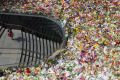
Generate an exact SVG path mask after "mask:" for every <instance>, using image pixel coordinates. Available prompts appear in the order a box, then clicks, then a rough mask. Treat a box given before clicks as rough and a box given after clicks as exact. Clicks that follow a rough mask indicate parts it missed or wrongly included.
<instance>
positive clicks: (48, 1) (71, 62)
mask: <svg viewBox="0 0 120 80" xmlns="http://www.w3.org/2000/svg"><path fill="white" fill-rule="evenodd" d="M25 1H26V2H24V4H23V3H22V2H21V3H16V4H15V5H14V6H12V7H11V8H12V9H13V10H14V9H16V10H19V9H21V10H22V12H26V11H28V10H32V12H37V11H38V12H39V11H45V13H46V14H52V15H54V17H55V18H58V19H60V20H62V22H63V23H64V22H66V21H67V23H68V24H69V25H70V28H71V35H70V37H69V39H68V42H67V47H66V51H63V52H61V53H60V54H62V55H61V56H60V57H59V58H57V59H55V60H49V61H48V62H47V63H44V64H40V65H39V66H37V67H29V68H19V69H18V70H17V71H15V72H13V73H10V74H9V75H7V76H3V77H1V78H0V80H4V79H6V80H120V0H25ZM66 31H67V30H66Z"/></svg>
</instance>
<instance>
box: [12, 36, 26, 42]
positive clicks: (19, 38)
mask: <svg viewBox="0 0 120 80" xmlns="http://www.w3.org/2000/svg"><path fill="white" fill-rule="evenodd" d="M13 40H15V41H17V42H21V41H25V38H22V37H17V38H14V39H13Z"/></svg>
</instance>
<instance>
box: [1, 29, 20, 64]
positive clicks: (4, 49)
mask: <svg viewBox="0 0 120 80" xmlns="http://www.w3.org/2000/svg"><path fill="white" fill-rule="evenodd" d="M13 33H14V40H12V39H11V38H10V37H8V36H7V30H5V32H4V34H3V35H2V37H1V38H0V66H1V65H6V64H7V65H8V64H15V63H18V62H19V59H20V54H21V48H22V38H21V31H19V30H13ZM8 66H9V65H8Z"/></svg>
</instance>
